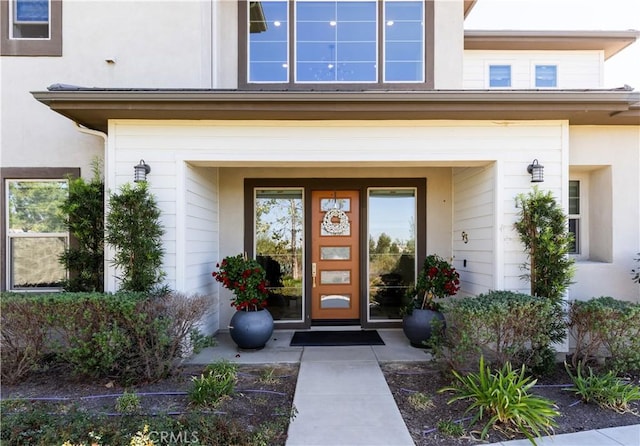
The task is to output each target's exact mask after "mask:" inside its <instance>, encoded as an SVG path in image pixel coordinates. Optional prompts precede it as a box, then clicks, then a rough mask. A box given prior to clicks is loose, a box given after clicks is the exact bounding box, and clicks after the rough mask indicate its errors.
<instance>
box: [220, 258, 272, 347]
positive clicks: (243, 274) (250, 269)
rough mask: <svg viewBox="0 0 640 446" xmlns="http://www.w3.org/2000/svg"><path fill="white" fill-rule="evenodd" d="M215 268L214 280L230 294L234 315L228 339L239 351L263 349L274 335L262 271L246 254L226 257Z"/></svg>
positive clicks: (260, 266)
mask: <svg viewBox="0 0 640 446" xmlns="http://www.w3.org/2000/svg"><path fill="white" fill-rule="evenodd" d="M216 267H217V268H218V270H217V271H214V272H213V273H212V276H213V278H214V279H215V280H216V281H218V282H220V283H221V284H222V286H223V287H225V288H227V289H228V290H230V291H231V292H233V298H232V299H231V306H232V307H235V309H236V313H235V314H234V315H233V317H232V318H231V323H230V325H229V334H230V335H231V339H233V341H234V342H235V343H236V344H237V345H238V347H240V348H242V349H260V348H263V347H264V346H265V344H266V342H267V341H268V340H269V338H270V337H271V334H272V333H273V317H272V316H271V313H269V311H268V310H267V309H266V306H267V295H268V290H267V280H266V274H265V270H264V268H263V267H262V265H260V263H258V261H257V260H254V259H249V258H247V256H246V254H238V255H235V256H228V257H225V258H224V259H222V261H221V262H220V263H218V264H216Z"/></svg>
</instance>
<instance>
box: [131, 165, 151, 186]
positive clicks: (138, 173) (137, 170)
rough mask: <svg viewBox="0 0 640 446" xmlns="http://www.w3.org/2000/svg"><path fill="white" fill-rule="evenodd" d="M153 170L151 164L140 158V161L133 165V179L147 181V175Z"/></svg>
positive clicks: (137, 181)
mask: <svg viewBox="0 0 640 446" xmlns="http://www.w3.org/2000/svg"><path fill="white" fill-rule="evenodd" d="M149 172H151V166H150V165H148V164H147V163H145V162H144V160H140V162H139V163H138V164H137V165H135V166H133V181H134V182H136V183H139V182H141V181H147V175H148V174H149Z"/></svg>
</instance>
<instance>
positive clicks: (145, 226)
mask: <svg viewBox="0 0 640 446" xmlns="http://www.w3.org/2000/svg"><path fill="white" fill-rule="evenodd" d="M159 220H160V209H159V208H158V205H157V204H156V200H155V198H154V197H153V195H151V194H150V193H149V189H148V187H147V183H145V182H140V183H136V185H135V186H133V187H132V186H131V185H130V184H124V185H123V186H122V187H121V189H120V191H119V193H115V194H110V196H109V213H108V214H107V224H106V232H107V236H106V238H105V240H106V241H107V243H109V244H110V245H112V246H113V247H114V248H115V255H114V258H113V263H114V265H116V267H118V268H119V271H120V272H121V274H122V276H121V277H119V279H120V289H121V290H122V291H140V292H150V291H152V290H154V288H156V287H159V286H160V283H161V282H162V279H163V278H164V276H165V273H164V271H162V270H161V267H162V257H163V255H164V249H163V247H162V235H163V234H164V229H163V228H162V226H161V225H160V221H159Z"/></svg>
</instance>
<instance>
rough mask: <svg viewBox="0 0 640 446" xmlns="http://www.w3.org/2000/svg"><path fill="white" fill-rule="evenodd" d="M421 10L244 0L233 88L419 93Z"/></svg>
mask: <svg viewBox="0 0 640 446" xmlns="http://www.w3.org/2000/svg"><path fill="white" fill-rule="evenodd" d="M427 5H428V4H427V3H425V2H424V0H383V1H375V0H350V1H340V0H263V1H256V2H247V3H246V8H247V16H246V17H247V19H248V20H247V21H246V23H245V26H241V27H240V28H241V31H240V32H241V36H244V39H246V60H245V64H244V66H243V65H242V63H241V66H240V72H241V83H242V82H243V80H244V81H245V82H246V83H247V84H251V85H253V84H262V86H264V84H275V85H276V86H277V85H279V86H280V88H282V86H283V85H282V84H287V86H293V85H297V84H304V85H305V86H307V87H308V86H309V84H325V85H332V86H335V85H336V84H369V85H383V84H385V85H387V87H388V84H395V85H396V86H397V85H398V84H414V88H415V84H423V86H422V87H417V88H426V83H427V81H426V79H427V77H428V76H427V50H426V31H425V29H426V26H425V23H427V20H426V17H427V15H428V14H427V10H428V9H429V8H427ZM241 23H242V19H241ZM247 25H248V26H247ZM242 47H243V44H242V43H241V49H242Z"/></svg>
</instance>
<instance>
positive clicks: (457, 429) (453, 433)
mask: <svg viewBox="0 0 640 446" xmlns="http://www.w3.org/2000/svg"><path fill="white" fill-rule="evenodd" d="M436 427H437V428H438V431H439V432H442V433H443V434H445V435H448V436H450V437H462V436H463V435H464V427H462V425H460V424H458V423H456V422H455V421H453V420H442V421H438V424H437V425H436Z"/></svg>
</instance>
